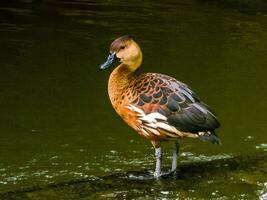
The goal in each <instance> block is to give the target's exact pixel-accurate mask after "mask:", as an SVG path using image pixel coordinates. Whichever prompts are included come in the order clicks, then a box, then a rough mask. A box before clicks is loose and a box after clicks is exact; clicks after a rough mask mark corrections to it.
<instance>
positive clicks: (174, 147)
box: [171, 141, 179, 172]
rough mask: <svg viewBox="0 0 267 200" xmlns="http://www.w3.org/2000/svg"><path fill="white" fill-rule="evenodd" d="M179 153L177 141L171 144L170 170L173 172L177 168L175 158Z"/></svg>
mask: <svg viewBox="0 0 267 200" xmlns="http://www.w3.org/2000/svg"><path fill="white" fill-rule="evenodd" d="M178 154H179V143H178V142H177V141H175V142H174V144H173V150H172V170H171V172H174V171H175V170H176V168H177V158H178Z"/></svg>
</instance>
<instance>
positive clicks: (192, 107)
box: [131, 73, 220, 133]
mask: <svg viewBox="0 0 267 200" xmlns="http://www.w3.org/2000/svg"><path fill="white" fill-rule="evenodd" d="M134 84H135V85H136V87H134V90H137V91H136V92H135V93H136V95H135V96H134V97H133V101H132V102H131V103H132V104H134V105H135V106H137V107H139V108H141V109H142V108H143V110H144V111H145V112H146V113H150V112H159V113H160V114H162V115H164V116H165V117H167V121H168V123H169V124H170V125H172V126H175V127H176V128H177V129H178V130H180V131H184V132H191V133H198V132H202V131H203V132H205V131H206V132H207V131H210V132H211V133H214V130H215V129H216V128H218V127H219V126H220V124H219V122H218V121H217V119H216V117H215V115H214V114H213V113H212V111H211V109H210V108H209V107H208V106H207V105H206V104H204V103H203V102H201V101H200V99H199V97H198V96H197V95H196V93H195V92H193V91H192V90H191V89H190V88H189V87H188V86H187V85H185V84H184V83H182V82H179V81H177V80H176V79H174V78H172V77H169V76H166V75H162V74H155V73H147V74H143V75H141V76H140V77H138V78H137V79H136V80H135V83H134ZM137 99H138V100H137ZM146 104H153V105H155V104H156V105H157V106H153V110H151V109H148V110H146V109H145V108H144V105H146ZM148 107H149V106H148Z"/></svg>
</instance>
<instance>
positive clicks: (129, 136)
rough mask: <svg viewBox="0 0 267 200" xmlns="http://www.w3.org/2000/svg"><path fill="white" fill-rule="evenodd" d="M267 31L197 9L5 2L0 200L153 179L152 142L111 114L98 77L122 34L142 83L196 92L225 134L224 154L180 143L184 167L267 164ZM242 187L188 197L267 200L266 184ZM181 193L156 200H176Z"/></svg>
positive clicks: (233, 15) (227, 13) (259, 20)
mask: <svg viewBox="0 0 267 200" xmlns="http://www.w3.org/2000/svg"><path fill="white" fill-rule="evenodd" d="M237 10H238V9H237ZM266 22H267V21H266V16H265V15H264V14H257V15H254V14H250V15H247V14H244V13H240V12H238V11H236V10H234V9H225V8H223V7H219V6H214V5H210V4H206V3H204V2H202V1H194V0H190V1H186V2H185V1H180V0H178V1H172V0H168V1H165V2H164V4H162V3H160V2H154V1H142V2H139V3H138V4H137V3H136V2H131V1H129V2H125V3H123V2H119V1H98V2H92V1H90V2H88V1H60V2H55V1H50V2H47V3H43V4H41V5H39V4H31V3H15V2H14V1H12V2H8V1H6V2H1V3H0V52H1V53H0V65H1V73H0V84H1V87H0V107H1V114H0V132H1V134H0V142H1V145H0V160H1V163H0V192H4V191H9V190H16V189H21V188H25V187H28V186H34V185H46V184H48V183H58V182H62V181H67V180H73V179H80V178H86V177H88V178H96V177H100V176H101V177H102V176H105V175H109V174H113V173H115V172H116V173H123V172H127V171H142V170H146V169H152V168H153V166H154V163H153V162H154V158H153V149H151V146H150V144H149V142H147V141H144V140H143V139H142V138H140V137H139V136H138V135H136V134H135V133H134V132H133V131H132V130H131V129H129V128H128V127H127V126H125V125H124V124H123V123H120V119H118V117H117V116H116V114H115V113H114V111H113V109H112V108H111V106H110V103H109V100H108V97H107V94H106V84H107V79H108V75H109V72H107V73H104V74H102V73H101V74H99V73H98V71H97V69H98V65H99V64H100V63H102V62H103V59H104V58H105V55H106V49H107V44H108V42H110V41H112V40H113V39H114V38H116V37H117V36H119V35H124V34H130V35H133V36H134V38H135V40H136V41H138V43H140V45H141V46H142V49H143V52H144V64H143V65H144V67H143V70H144V71H147V70H151V71H153V72H159V73H164V74H169V75H172V76H174V77H176V78H177V79H179V80H181V81H183V82H185V83H187V84H189V85H190V86H192V88H195V90H196V92H197V93H198V94H199V95H200V96H201V97H206V99H203V101H205V102H207V103H208V104H209V105H211V106H212V107H213V108H214V110H216V111H217V115H218V117H219V119H220V121H221V122H222V128H221V129H220V131H219V135H220V137H221V138H222V143H223V145H222V146H221V147H215V146H212V145H211V144H207V143H202V142H200V141H191V140H185V141H181V147H182V149H181V153H182V154H181V157H180V163H191V162H200V161H207V160H214V159H218V158H228V157H231V156H233V155H236V154H253V153H255V152H266V134H265V133H266V130H267V126H266V120H265V112H264V111H265V110H266V109H267V108H266V102H265V99H266V98H267V96H266V95H267V94H266V93H264V92H263V91H266V89H267V88H266V73H267V72H266V70H267V68H266V63H267V57H266V53H267V43H266V41H267V34H266V31H267V23H266ZM164 148H166V149H167V150H166V151H164V152H168V149H169V148H170V147H169V146H168V145H167V144H166V145H165V146H164ZM165 156H166V157H167V158H169V156H170V154H166V155H165ZM168 160H170V159H166V160H164V165H166V166H169V163H167V162H168ZM165 162H166V163H165ZM240 177H241V176H240ZM240 177H239V178H240ZM244 177H245V178H244ZM241 179H242V180H246V182H245V183H244V182H242V181H241V182H242V183H238V184H235V183H234V181H235V179H234V178H233V180H231V179H226V178H225V177H224V178H223V177H222V181H221V182H220V183H221V184H220V185H222V186H220V187H219V186H218V185H215V184H212V182H211V183H209V188H206V186H207V185H199V187H195V188H193V189H192V188H191V189H190V187H189V188H186V187H188V186H186V185H183V187H185V190H186V189H188V191H189V193H186V195H189V196H190V195H191V197H192V199H194V198H197V197H199V196H201V197H205V195H206V196H207V195H208V194H210V193H212V194H214V198H215V197H217V198H219V197H221V198H224V197H226V198H227V197H231V196H232V195H233V194H237V193H238V195H239V196H238V195H237V196H236V197H237V198H239V197H240V198H241V197H242V198H246V197H251V198H252V197H255V195H256V196H257V197H259V196H261V197H262V198H263V199H264V195H265V196H266V179H265V180H264V179H263V180H260V181H259V185H257V184H258V183H257V184H251V183H252V182H251V178H248V176H247V174H242V177H241V178H240V180H241ZM238 180H239V179H238ZM211 181H212V180H211ZM156 184H159V185H160V184H163V185H164V184H166V185H167V186H168V185H175V186H176V185H177V182H175V181H174V182H172V181H169V182H168V183H166V182H164V181H163V183H162V182H159V183H156ZM164 186H165V185H164ZM145 187H147V191H148V190H149V191H150V190H152V189H153V187H151V186H150V185H149V184H148V185H146V186H145ZM129 188H131V187H130V186H129ZM173 188H175V187H167V188H164V190H163V189H162V190H160V189H159V190H158V191H159V193H158V196H156V197H158V198H163V197H165V198H168V197H170V196H173V197H175V190H174V189H173ZM198 188H201V190H200V189H198ZM191 190H192V191H191ZM120 192H121V191H120ZM138 192H142V191H141V190H138ZM150 192H151V191H150ZM203 193H205V194H203ZM206 193H207V194H206ZM103 195H107V196H108V195H111V194H109V193H108V194H103ZM242 195H243V196H242ZM253 195H254V196H253Z"/></svg>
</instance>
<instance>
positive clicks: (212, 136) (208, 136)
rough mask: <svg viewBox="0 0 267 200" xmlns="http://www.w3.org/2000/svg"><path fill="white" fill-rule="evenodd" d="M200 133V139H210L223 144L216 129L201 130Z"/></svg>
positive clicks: (212, 141) (214, 142) (213, 142)
mask: <svg viewBox="0 0 267 200" xmlns="http://www.w3.org/2000/svg"><path fill="white" fill-rule="evenodd" d="M198 135H199V139H200V140H202V141H205V142H206V141H210V142H211V143H212V144H219V145H221V144H222V143H221V140H220V138H219V137H218V136H217V134H216V133H215V131H207V132H199V133H198Z"/></svg>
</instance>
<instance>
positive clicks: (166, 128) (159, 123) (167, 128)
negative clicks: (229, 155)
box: [156, 122, 176, 133]
mask: <svg viewBox="0 0 267 200" xmlns="http://www.w3.org/2000/svg"><path fill="white" fill-rule="evenodd" d="M156 125H157V126H158V127H159V128H161V129H164V130H166V131H169V132H171V133H176V129H175V128H174V127H172V126H170V125H168V124H166V123H163V122H157V124H156Z"/></svg>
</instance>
